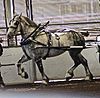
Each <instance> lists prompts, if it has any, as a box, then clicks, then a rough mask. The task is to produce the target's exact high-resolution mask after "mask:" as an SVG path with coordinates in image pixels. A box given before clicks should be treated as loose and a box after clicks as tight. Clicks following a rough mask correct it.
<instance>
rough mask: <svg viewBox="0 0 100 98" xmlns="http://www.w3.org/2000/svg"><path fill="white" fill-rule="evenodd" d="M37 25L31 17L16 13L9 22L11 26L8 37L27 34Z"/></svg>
mask: <svg viewBox="0 0 100 98" xmlns="http://www.w3.org/2000/svg"><path fill="white" fill-rule="evenodd" d="M36 27H37V24H35V23H34V22H33V21H31V20H30V19H29V18H27V17H25V16H22V15H21V14H20V15H15V16H14V17H13V19H12V20H11V21H10V23H9V28H8V32H7V37H8V38H11V37H13V36H15V35H17V34H21V33H22V34H24V33H25V34H26V33H27V34H26V35H28V33H30V32H32V31H33V30H34V29H35V28H36Z"/></svg>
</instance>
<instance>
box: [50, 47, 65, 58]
mask: <svg viewBox="0 0 100 98" xmlns="http://www.w3.org/2000/svg"><path fill="white" fill-rule="evenodd" d="M64 52H65V50H62V49H50V51H49V54H48V57H54V56H58V55H60V54H62V53H64Z"/></svg>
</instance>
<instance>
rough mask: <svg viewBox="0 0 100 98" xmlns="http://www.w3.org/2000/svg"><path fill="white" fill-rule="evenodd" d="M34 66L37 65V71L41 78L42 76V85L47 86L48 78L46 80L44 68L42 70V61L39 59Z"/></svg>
mask: <svg viewBox="0 0 100 98" xmlns="http://www.w3.org/2000/svg"><path fill="white" fill-rule="evenodd" d="M36 64H37V66H38V69H39V71H40V73H41V76H42V79H43V83H44V84H48V82H49V78H48V76H47V75H46V74H45V73H44V68H43V64H42V60H41V59H39V60H37V61H36Z"/></svg>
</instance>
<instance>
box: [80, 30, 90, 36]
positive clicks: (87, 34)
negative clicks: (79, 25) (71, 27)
mask: <svg viewBox="0 0 100 98" xmlns="http://www.w3.org/2000/svg"><path fill="white" fill-rule="evenodd" d="M81 34H82V35H84V36H86V37H87V36H89V32H88V31H87V32H81Z"/></svg>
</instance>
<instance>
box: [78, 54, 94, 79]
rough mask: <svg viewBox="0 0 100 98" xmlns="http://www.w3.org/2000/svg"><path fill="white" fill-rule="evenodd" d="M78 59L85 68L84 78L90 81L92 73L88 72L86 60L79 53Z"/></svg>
mask: <svg viewBox="0 0 100 98" xmlns="http://www.w3.org/2000/svg"><path fill="white" fill-rule="evenodd" d="M79 59H80V61H81V63H82V65H83V66H84V68H85V72H86V78H85V80H90V81H91V80H93V75H92V73H91V72H90V69H89V67H88V63H87V60H86V59H85V58H84V57H83V56H82V54H79Z"/></svg>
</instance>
